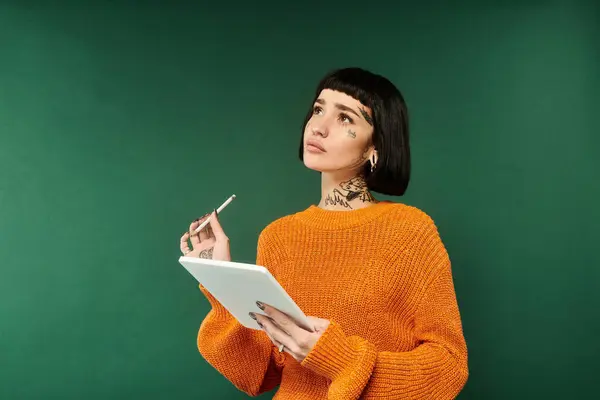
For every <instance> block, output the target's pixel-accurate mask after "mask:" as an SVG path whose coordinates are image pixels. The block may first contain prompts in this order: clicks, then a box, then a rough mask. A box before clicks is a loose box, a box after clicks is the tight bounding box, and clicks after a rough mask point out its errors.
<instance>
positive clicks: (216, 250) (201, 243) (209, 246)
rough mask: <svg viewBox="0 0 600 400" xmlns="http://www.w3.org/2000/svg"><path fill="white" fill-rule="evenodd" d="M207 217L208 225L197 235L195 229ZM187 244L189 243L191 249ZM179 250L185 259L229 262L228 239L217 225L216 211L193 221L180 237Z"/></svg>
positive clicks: (219, 225) (218, 224)
mask: <svg viewBox="0 0 600 400" xmlns="http://www.w3.org/2000/svg"><path fill="white" fill-rule="evenodd" d="M209 216H210V221H209V223H208V225H206V226H205V227H204V229H202V230H201V231H200V232H199V233H195V230H196V228H198V226H200V224H201V223H202V222H204V221H205V220H206V219H207V218H208V217H209ZM189 242H191V247H190V245H189ZM179 248H180V249H181V252H182V253H183V255H184V256H186V257H198V258H209V259H213V260H221V261H231V253H230V252H229V238H228V237H227V235H225V232H224V231H223V228H222V227H221V224H220V223H219V219H218V217H217V212H216V211H213V212H212V214H206V215H205V216H204V217H202V218H199V219H197V220H195V221H193V222H192V223H191V224H190V228H189V231H188V232H186V233H184V234H183V235H182V236H181V240H180V245H179Z"/></svg>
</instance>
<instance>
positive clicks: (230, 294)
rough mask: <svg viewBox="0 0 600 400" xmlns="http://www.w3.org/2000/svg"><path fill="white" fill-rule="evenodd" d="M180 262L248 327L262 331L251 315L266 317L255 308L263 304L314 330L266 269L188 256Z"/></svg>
mask: <svg viewBox="0 0 600 400" xmlns="http://www.w3.org/2000/svg"><path fill="white" fill-rule="evenodd" d="M179 263H180V264H181V265H183V266H184V267H185V269H187V271H188V272H189V273H190V274H192V276H193V277H194V278H196V280H197V281H198V282H199V283H200V284H201V285H202V286H204V287H205V288H206V290H208V291H209V292H210V294H211V295H213V296H214V297H215V298H216V299H217V300H218V301H219V303H221V304H222V305H223V307H225V308H226V309H227V310H228V311H229V312H230V313H231V314H232V315H233V316H234V317H235V318H236V319H237V320H238V321H239V322H240V324H242V325H244V326H245V327H247V328H251V329H257V330H258V329H260V327H259V326H258V324H257V323H256V321H255V320H253V319H252V318H251V317H250V315H249V313H250V312H254V313H255V314H262V315H265V313H264V312H263V311H261V310H260V309H259V308H258V307H257V305H256V302H257V301H261V302H263V303H265V304H269V305H271V306H273V307H275V308H276V309H278V310H280V311H282V312H283V313H285V314H287V315H288V316H290V317H291V318H292V319H293V320H295V321H296V323H297V324H298V326H301V327H302V328H304V329H306V330H309V331H311V332H312V331H313V327H312V326H311V325H310V322H309V321H308V318H306V315H304V313H303V312H302V310H301V309H300V307H298V306H297V305H296V303H295V302H294V300H292V298H291V297H290V296H289V295H288V294H287V292H286V291H285V290H284V289H283V287H281V285H280V284H279V282H277V280H276V279H275V278H274V277H273V275H271V273H270V272H269V270H268V269H266V268H265V267H262V266H260V265H254V264H245V263H239V262H232V261H218V260H208V259H205V258H198V257H185V256H182V257H180V258H179Z"/></svg>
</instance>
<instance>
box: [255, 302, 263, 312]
mask: <svg viewBox="0 0 600 400" xmlns="http://www.w3.org/2000/svg"><path fill="white" fill-rule="evenodd" d="M256 305H257V306H258V308H260V309H261V310H264V309H265V305H264V304H263V303H261V302H260V301H257V302H256Z"/></svg>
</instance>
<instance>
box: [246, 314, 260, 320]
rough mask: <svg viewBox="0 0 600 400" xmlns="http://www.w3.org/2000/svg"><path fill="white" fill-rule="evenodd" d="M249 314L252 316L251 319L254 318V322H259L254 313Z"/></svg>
mask: <svg viewBox="0 0 600 400" xmlns="http://www.w3.org/2000/svg"><path fill="white" fill-rule="evenodd" d="M248 314H250V318H252V319H253V320H255V321H258V320H257V319H256V315H254V313H253V312H249V313H248Z"/></svg>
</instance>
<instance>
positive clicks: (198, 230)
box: [194, 194, 235, 233]
mask: <svg viewBox="0 0 600 400" xmlns="http://www.w3.org/2000/svg"><path fill="white" fill-rule="evenodd" d="M233 199H235V194H234V195H232V196H231V197H230V198H228V199H227V200H225V203H223V204H221V207H219V208H217V214H219V213H220V212H221V211H223V209H224V208H225V207H227V205H228V204H229V203H231V202H232V201H233ZM209 223H210V217H208V218H207V219H206V221H204V222H203V223H201V224H200V226H199V227H197V228H196V229H195V230H194V233H198V232H200V231H201V230H202V229H204V227H205V226H206V225H208V224H209Z"/></svg>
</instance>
